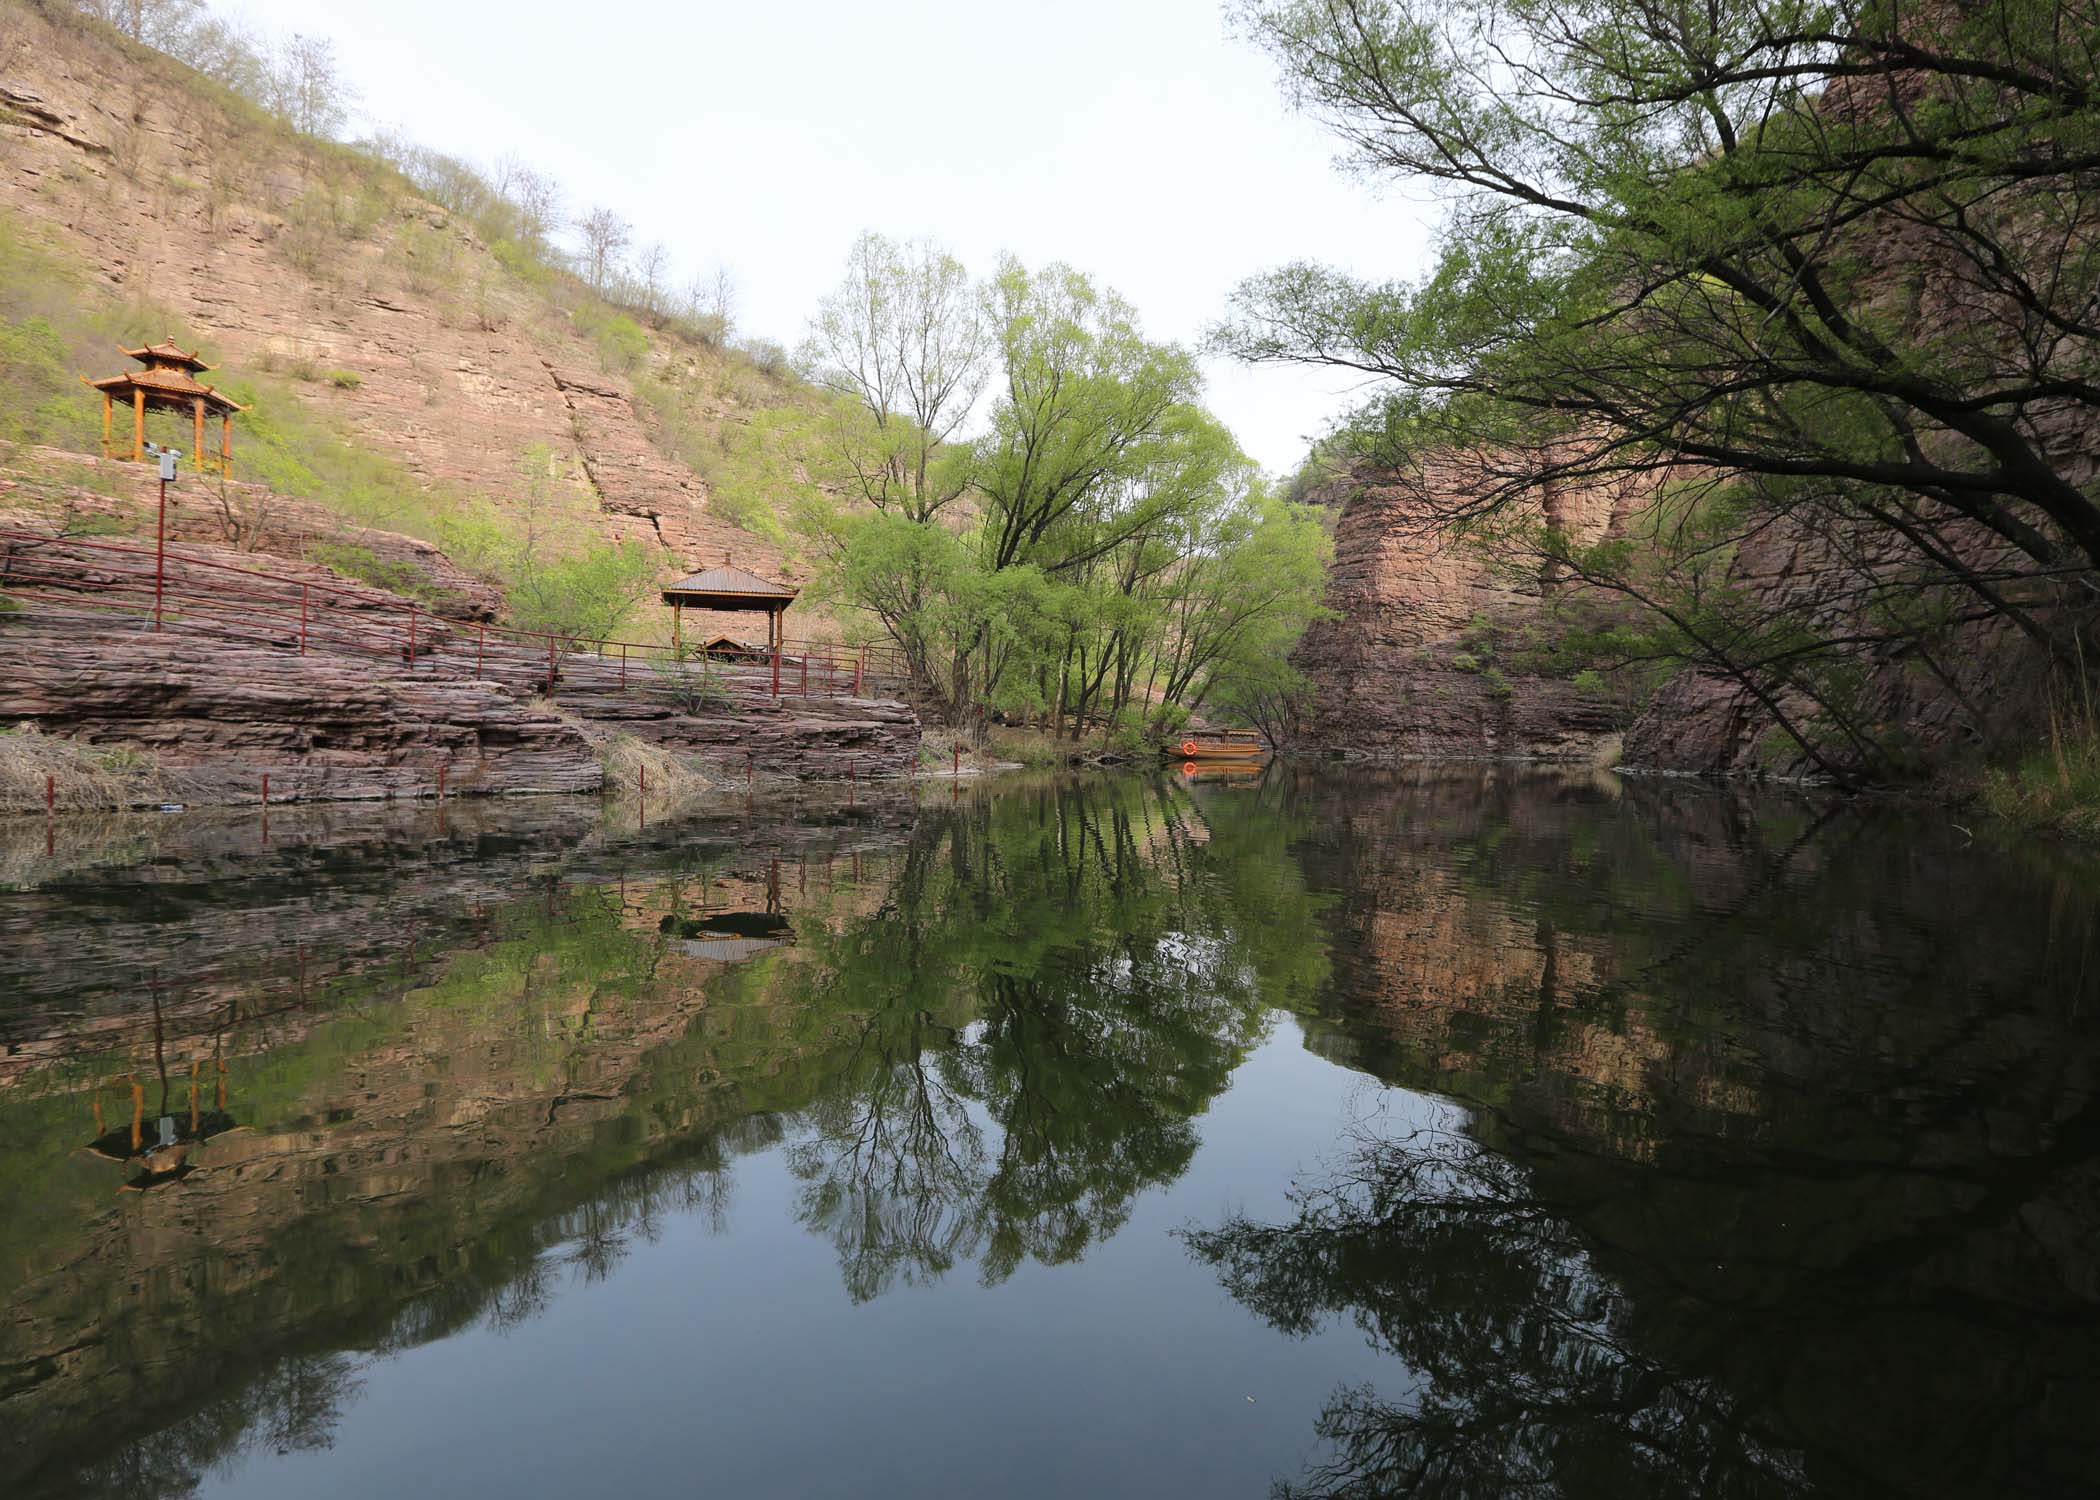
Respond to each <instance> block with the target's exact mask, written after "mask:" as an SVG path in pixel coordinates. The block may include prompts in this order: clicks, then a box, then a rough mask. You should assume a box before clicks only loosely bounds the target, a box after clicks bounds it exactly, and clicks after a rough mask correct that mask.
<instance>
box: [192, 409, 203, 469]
mask: <svg viewBox="0 0 2100 1500" xmlns="http://www.w3.org/2000/svg"><path fill="white" fill-rule="evenodd" d="M190 408H191V410H192V411H194V412H195V413H196V417H197V441H196V442H195V443H193V444H191V445H190V452H191V453H193V454H195V455H196V458H197V472H198V473H199V474H202V473H203V472H204V398H203V397H202V396H192V397H190Z"/></svg>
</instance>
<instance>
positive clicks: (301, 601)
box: [299, 583, 306, 656]
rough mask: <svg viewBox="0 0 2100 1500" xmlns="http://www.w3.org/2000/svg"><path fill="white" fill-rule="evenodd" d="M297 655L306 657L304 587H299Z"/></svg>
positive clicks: (301, 585) (302, 585) (303, 585)
mask: <svg viewBox="0 0 2100 1500" xmlns="http://www.w3.org/2000/svg"><path fill="white" fill-rule="evenodd" d="M299 654H300V655H301V656H304V655H306V585H305V584H303V583H302V584H300V585H299Z"/></svg>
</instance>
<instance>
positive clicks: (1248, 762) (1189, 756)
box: [1165, 729, 1269, 768]
mask: <svg viewBox="0 0 2100 1500" xmlns="http://www.w3.org/2000/svg"><path fill="white" fill-rule="evenodd" d="M1165 753H1166V756H1167V759H1169V760H1181V761H1187V762H1191V763H1193V764H1196V765H1202V766H1208V765H1209V764H1210V763H1212V762H1218V763H1222V764H1227V765H1232V766H1246V767H1250V768H1251V767H1254V766H1258V765H1260V763H1261V762H1262V761H1264V760H1267V759H1268V757H1269V747H1268V745H1267V743H1266V742H1264V741H1263V739H1262V737H1261V736H1260V735H1258V734H1256V733H1255V732H1254V731H1253V730H1251V729H1192V730H1190V731H1188V732H1187V733H1186V734H1184V735H1183V736H1182V737H1181V738H1180V739H1179V740H1177V741H1175V742H1174V743H1173V744H1171V745H1169V746H1168V747H1167V748H1166V752H1165Z"/></svg>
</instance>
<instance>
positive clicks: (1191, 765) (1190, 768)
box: [1181, 760, 1196, 776]
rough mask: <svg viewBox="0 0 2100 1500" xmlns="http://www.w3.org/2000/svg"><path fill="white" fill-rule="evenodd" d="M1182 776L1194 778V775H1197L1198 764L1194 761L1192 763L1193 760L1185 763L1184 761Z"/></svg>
mask: <svg viewBox="0 0 2100 1500" xmlns="http://www.w3.org/2000/svg"><path fill="white" fill-rule="evenodd" d="M1181 774H1182V775H1184V776H1193V775H1195V774H1196V763H1195V762H1194V761H1192V760H1185V761H1183V762H1182V763H1181Z"/></svg>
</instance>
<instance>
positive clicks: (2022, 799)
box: [1983, 682, 2100, 842]
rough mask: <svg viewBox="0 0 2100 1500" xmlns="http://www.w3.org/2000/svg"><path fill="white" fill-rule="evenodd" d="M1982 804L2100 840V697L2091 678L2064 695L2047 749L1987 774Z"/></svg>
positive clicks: (2010, 817) (2017, 821)
mask: <svg viewBox="0 0 2100 1500" xmlns="http://www.w3.org/2000/svg"><path fill="white" fill-rule="evenodd" d="M1983 802H1984V806H1985V807H1987V808H1989V809H1990V811H1991V812H1992V813H1993V814H1994V815H1995V816H1997V817H2000V818H2003V819H2005V820H2006V821H2007V822H2009V823H2012V824H2014V825H2016V826H2018V827H2021V828H2026V829H2031V830H2033V831H2035V832H2038V833H2050V834H2055V835H2057V836H2059V837H2063V838H2071V839H2080V840H2089V841H2093V842H2100V699H2096V698H2095V697H2094V693H2093V687H2092V684H2091V683H2090V682H2085V683H2081V684H2080V685H2079V686H2078V688H2077V689H2075V690H2074V693H2072V694H2066V695H2064V696H2063V697H2062V698H2060V699H2059V701H2058V703H2057V705H2056V707H2055V708H2054V710H2053V711H2052V712H2051V713H2050V715H2049V740H2048V743H2047V744H2046V745H2045V746H2044V747H2043V748H2042V749H2040V750H2038V751H2036V752H2035V753H2034V754H2031V755H2029V756H2027V757H2025V758H2024V759H2022V760H2021V761H2020V762H2019V763H2018V764H2017V765H2014V766H2012V767H2010V768H2007V769H2001V770H1997V771H1993V772H1991V773H1990V774H1989V775H1987V776H1986V777H1985V779H1984V783H1983Z"/></svg>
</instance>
